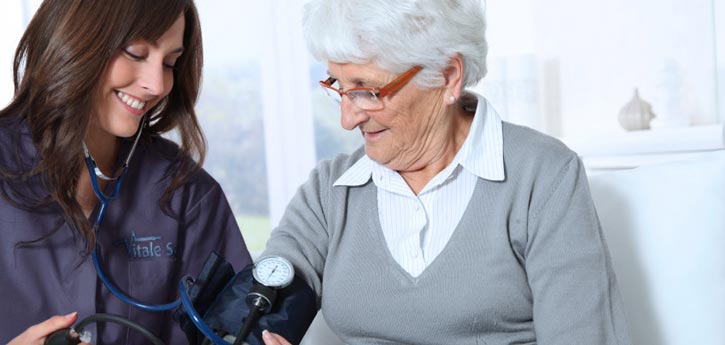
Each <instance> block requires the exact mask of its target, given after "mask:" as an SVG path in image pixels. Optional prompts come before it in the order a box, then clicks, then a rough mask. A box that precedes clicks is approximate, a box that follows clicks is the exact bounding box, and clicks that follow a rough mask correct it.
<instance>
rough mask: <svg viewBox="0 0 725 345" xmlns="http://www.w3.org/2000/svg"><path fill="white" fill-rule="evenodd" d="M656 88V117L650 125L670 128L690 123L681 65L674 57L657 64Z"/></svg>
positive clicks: (653, 127)
mask: <svg viewBox="0 0 725 345" xmlns="http://www.w3.org/2000/svg"><path fill="white" fill-rule="evenodd" d="M656 78H657V79H656V82H657V86H656V88H657V90H656V92H655V98H654V99H653V102H654V111H655V112H657V119H654V120H652V122H650V127H651V128H652V129H655V128H672V127H685V126H689V125H690V116H689V114H688V113H687V109H686V107H685V103H686V99H687V92H686V91H687V90H686V85H685V84H686V83H685V75H684V71H683V69H682V66H681V65H680V64H679V63H678V62H677V61H675V60H674V59H665V60H663V61H662V62H661V63H660V64H658V69H657V77H656Z"/></svg>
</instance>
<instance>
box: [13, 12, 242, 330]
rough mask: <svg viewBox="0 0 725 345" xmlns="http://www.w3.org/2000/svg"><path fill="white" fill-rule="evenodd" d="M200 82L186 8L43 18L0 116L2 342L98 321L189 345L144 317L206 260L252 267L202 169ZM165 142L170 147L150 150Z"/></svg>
mask: <svg viewBox="0 0 725 345" xmlns="http://www.w3.org/2000/svg"><path fill="white" fill-rule="evenodd" d="M201 68H202V46H201V32H200V27H199V20H198V14H197V11H196V8H195V6H194V3H193V1H192V0H154V1H148V0H117V1H96V0H46V1H44V2H43V3H42V4H41V6H40V8H39V9H38V11H37V13H36V14H35V16H34V17H33V19H32V21H31V22H30V24H29V26H28V28H27V30H26V31H25V33H24V35H23V37H22V38H21V40H20V44H19V45H18V49H17V52H16V56H15V63H14V75H15V80H14V81H15V96H14V98H13V100H12V102H11V103H10V105H8V106H7V107H6V108H5V109H3V110H2V111H0V195H1V196H2V198H1V199H0V243H2V245H3V247H4V248H2V250H0V272H3V274H2V275H1V276H0V296H2V307H3V312H4V314H5V315H7V316H12V317H9V318H6V320H5V321H4V322H2V325H0V343H7V342H10V344H28V343H42V342H43V341H44V339H45V338H46V337H47V336H48V335H49V334H51V333H52V332H54V331H56V330H58V329H61V328H66V327H70V326H71V325H72V324H73V323H74V322H75V321H76V320H77V319H78V318H79V317H85V316H88V315H92V314H96V313H111V314H117V315H120V316H123V317H125V318H127V319H129V320H132V321H134V322H136V323H138V324H140V325H142V326H143V327H145V328H147V329H148V330H150V331H152V332H153V333H155V334H156V335H157V336H159V337H160V338H161V339H162V340H163V341H164V342H166V343H170V344H177V343H185V342H186V341H187V340H186V338H185V336H184V334H183V332H182V331H181V329H180V328H179V326H178V325H177V324H176V323H175V322H174V321H173V320H172V318H171V311H170V309H172V307H168V306H167V307H160V308H155V307H157V306H159V305H162V306H163V305H171V306H173V305H174V303H175V301H177V300H178V297H179V296H178V295H179V292H178V290H179V281H180V279H181V278H182V277H183V276H184V275H187V274H189V275H192V276H194V275H196V274H198V273H199V271H200V269H201V266H202V265H203V263H204V261H205V259H206V257H207V255H208V254H209V253H210V252H211V251H217V252H219V253H220V254H221V255H223V256H225V257H226V259H227V260H228V261H230V262H231V263H232V264H233V265H234V266H235V269H241V268H242V267H244V266H246V265H247V264H249V263H251V259H250V257H249V253H248V252H247V250H246V247H245V245H244V241H243V239H242V237H241V234H240V231H239V228H238V227H237V223H236V221H235V218H234V217H233V215H232V213H231V210H230V208H229V205H228V203H227V201H226V198H225V196H224V193H223V192H222V190H221V188H220V186H219V185H218V183H217V182H216V181H215V180H214V179H213V178H212V177H211V176H209V175H208V174H207V173H206V172H205V171H204V170H202V169H201V163H202V162H203V159H204V154H205V140H204V137H203V135H202V132H201V129H200V128H199V125H198V123H197V119H196V114H195V112H194V105H195V103H196V100H197V97H198V93H199V84H200V77H201ZM169 131H176V134H177V137H178V139H179V140H178V141H179V145H177V144H175V143H173V142H171V141H169V140H166V139H164V138H162V137H161V136H160V135H161V134H162V133H166V132H169ZM94 266H97V267H94ZM97 269H100V271H101V272H102V273H103V276H105V277H106V278H107V279H106V280H108V281H109V283H108V284H106V283H105V282H103V281H102V279H100V278H98V276H99V275H97V272H96V271H97ZM10 272H12V274H9V273H10ZM113 290H117V291H115V292H112V291H113ZM117 295H120V296H121V298H119V297H118V296H117ZM122 298H126V299H130V300H133V301H136V302H138V303H139V304H140V305H141V306H131V305H129V304H128V303H127V302H126V301H124V300H122ZM148 309H162V310H164V311H150V310H148ZM53 315H65V316H53ZM86 330H90V331H91V333H92V335H93V337H94V341H95V342H97V343H107V344H118V343H129V344H137V343H144V342H146V340H145V339H144V338H142V336H141V335H140V334H139V333H136V332H133V331H128V329H127V328H124V327H120V326H117V325H114V324H98V325H97V326H95V327H94V326H89V327H87V328H86Z"/></svg>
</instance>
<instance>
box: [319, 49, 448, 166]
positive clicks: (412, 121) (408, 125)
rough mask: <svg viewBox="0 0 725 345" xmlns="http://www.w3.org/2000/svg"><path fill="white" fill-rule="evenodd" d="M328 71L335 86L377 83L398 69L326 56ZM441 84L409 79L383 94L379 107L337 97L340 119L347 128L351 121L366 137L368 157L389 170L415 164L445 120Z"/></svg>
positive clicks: (383, 80) (343, 86) (376, 84)
mask: <svg viewBox="0 0 725 345" xmlns="http://www.w3.org/2000/svg"><path fill="white" fill-rule="evenodd" d="M327 66H328V73H329V74H330V76H332V77H334V78H335V79H337V80H338V83H339V86H340V88H341V89H342V90H343V91H344V90H348V89H351V88H355V87H378V88H379V87H382V86H384V85H385V84H387V83H388V82H390V81H391V80H393V79H395V77H396V76H397V75H395V74H392V73H390V72H388V71H386V70H384V69H381V68H379V67H377V66H375V65H373V64H365V65H360V64H352V63H347V64H339V63H334V62H328V64H327ZM442 100H443V90H442V89H421V88H419V87H418V86H417V85H415V84H414V83H412V82H411V83H408V84H407V85H405V86H403V87H402V88H401V89H399V90H398V91H397V92H395V93H393V94H391V95H388V96H386V97H385V98H384V99H383V104H384V107H383V109H380V110H375V111H371V110H362V109H360V108H358V107H356V106H355V104H353V102H351V101H350V100H349V99H348V97H347V96H345V97H343V98H342V103H341V111H342V117H341V123H342V127H343V128H345V129H347V130H353V129H355V128H356V127H357V128H359V129H360V133H361V134H362V136H363V138H364V139H365V152H366V153H367V155H368V157H370V159H372V160H374V161H376V162H378V163H380V164H382V165H385V166H386V167H388V168H390V169H393V170H398V171H400V170H407V169H411V168H415V167H416V166H417V165H418V163H419V160H420V159H422V158H423V157H425V156H426V155H427V153H428V151H429V150H430V149H431V147H429V146H430V145H431V143H435V142H438V141H437V140H433V139H434V138H435V137H436V136H441V135H446V133H440V132H439V131H437V129H439V128H440V127H444V126H440V125H441V124H442V122H443V121H445V117H444V116H443V111H441V110H442V107H443V106H444V104H443V102H442Z"/></svg>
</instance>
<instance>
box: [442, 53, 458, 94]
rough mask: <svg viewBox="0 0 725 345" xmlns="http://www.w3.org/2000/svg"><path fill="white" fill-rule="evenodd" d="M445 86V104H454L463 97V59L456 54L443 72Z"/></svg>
mask: <svg viewBox="0 0 725 345" xmlns="http://www.w3.org/2000/svg"><path fill="white" fill-rule="evenodd" d="M443 78H444V81H445V84H444V85H443V87H444V89H445V92H444V93H443V97H444V99H443V102H444V103H445V104H454V103H455V102H456V100H457V99H459V98H460V97H461V90H462V88H463V57H461V54H456V55H455V56H454V57H452V58H451V59H450V61H449V62H448V66H447V67H446V69H445V70H443Z"/></svg>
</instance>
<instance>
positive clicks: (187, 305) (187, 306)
mask: <svg viewBox="0 0 725 345" xmlns="http://www.w3.org/2000/svg"><path fill="white" fill-rule="evenodd" d="M193 281H194V280H193V279H192V278H191V277H189V276H186V277H184V278H183V279H181V281H180V282H179V294H180V295H181V303H182V305H183V306H184V310H186V313H187V314H188V315H189V318H190V319H191V322H193V323H194V325H195V326H196V328H198V329H199V330H200V331H201V333H204V336H206V337H207V339H209V340H211V341H212V342H214V344H216V345H229V343H228V342H227V341H225V340H224V339H222V338H219V336H218V335H217V334H216V333H214V331H213V330H212V329H211V328H209V326H207V325H206V323H205V322H204V320H203V319H202V318H201V315H199V313H197V312H196V309H195V308H194V304H193V303H192V302H191V298H190V297H189V291H188V290H187V289H186V282H193Z"/></svg>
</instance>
